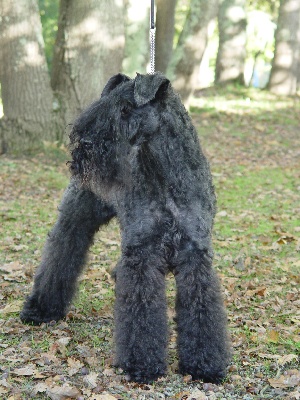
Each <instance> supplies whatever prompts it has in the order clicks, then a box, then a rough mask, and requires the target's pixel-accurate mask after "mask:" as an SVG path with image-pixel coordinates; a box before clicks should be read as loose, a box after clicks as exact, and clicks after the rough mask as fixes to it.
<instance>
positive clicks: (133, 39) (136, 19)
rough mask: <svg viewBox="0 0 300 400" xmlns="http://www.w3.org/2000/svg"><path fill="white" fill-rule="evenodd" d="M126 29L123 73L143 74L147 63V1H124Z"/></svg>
mask: <svg viewBox="0 0 300 400" xmlns="http://www.w3.org/2000/svg"><path fill="white" fill-rule="evenodd" d="M125 9H126V13H125V15H126V21H125V22H126V28H125V37H126V40H125V54H124V60H123V72H124V73H125V74H127V75H129V76H131V77H134V75H135V73H136V72H140V73H145V72H146V69H147V64H148V62H149V59H150V56H149V51H150V50H149V28H150V25H149V9H150V1H149V0H125Z"/></svg>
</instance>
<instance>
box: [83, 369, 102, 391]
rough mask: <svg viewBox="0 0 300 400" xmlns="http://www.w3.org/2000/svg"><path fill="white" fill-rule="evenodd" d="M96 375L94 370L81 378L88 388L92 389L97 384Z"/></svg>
mask: <svg viewBox="0 0 300 400" xmlns="http://www.w3.org/2000/svg"><path fill="white" fill-rule="evenodd" d="M97 377H98V374H97V373H96V372H91V373H90V374H88V375H86V376H85V377H84V378H83V381H84V382H85V383H86V385H87V386H88V387H89V388H90V389H94V388H95V387H96V386H97Z"/></svg>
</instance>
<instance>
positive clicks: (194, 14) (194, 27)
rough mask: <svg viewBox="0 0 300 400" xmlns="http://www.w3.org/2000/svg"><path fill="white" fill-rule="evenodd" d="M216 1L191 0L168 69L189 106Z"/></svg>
mask: <svg viewBox="0 0 300 400" xmlns="http://www.w3.org/2000/svg"><path fill="white" fill-rule="evenodd" d="M216 4H217V1H216V0H211V1H207V0H191V4H190V10H189V13H188V15H187V18H186V21H185V24H184V27H183V30H182V32H181V35H180V37H179V40H178V44H177V46H176V49H175V51H174V52H173V56H172V59H171V62H170V65H169V68H168V75H169V76H170V78H171V79H172V82H173V86H174V87H175V89H176V90H177V91H178V92H179V94H180V95H181V98H182V101H183V102H184V104H185V105H186V107H188V105H189V101H190V98H191V95H192V94H193V91H194V89H195V87H196V84H197V79H198V72H199V67H200V63H201V60H202V57H203V54H204V51H205V48H206V45H207V36H208V32H207V31H208V25H209V22H210V21H211V20H212V19H213V18H214V15H216V11H217V7H216Z"/></svg>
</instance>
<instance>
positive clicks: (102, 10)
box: [51, 0, 125, 125]
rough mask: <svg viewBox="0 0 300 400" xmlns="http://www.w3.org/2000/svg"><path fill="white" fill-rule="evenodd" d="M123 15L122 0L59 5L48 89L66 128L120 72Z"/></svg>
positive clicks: (65, 0) (87, 0)
mask: <svg viewBox="0 0 300 400" xmlns="http://www.w3.org/2000/svg"><path fill="white" fill-rule="evenodd" d="M123 14H124V4H123V0H85V1H83V0H82V1H78V0H61V1H60V12H59V22H58V33H57V38H56V43H55V48H54V57H53V66H52V75H51V85H52V88H53V90H54V92H55V94H56V95H57V97H58V99H59V103H60V107H61V112H62V116H63V120H64V123H65V124H66V125H67V124H68V123H70V122H72V121H73V119H74V118H75V117H76V115H78V113H79V112H80V111H82V109H84V108H85V107H86V106H87V105H88V104H89V103H91V102H92V101H93V100H95V99H97V98H99V96H100V94H101V91H102V89H103V86H104V85H105V83H106V81H107V80H108V79H109V78H110V76H111V75H113V74H115V73H118V72H120V71H121V66H122V60H123V51H124V43H125V36H124V15H123Z"/></svg>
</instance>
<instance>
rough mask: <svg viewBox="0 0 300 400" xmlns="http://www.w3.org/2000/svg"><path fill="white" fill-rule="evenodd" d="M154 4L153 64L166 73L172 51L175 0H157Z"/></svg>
mask: <svg viewBox="0 0 300 400" xmlns="http://www.w3.org/2000/svg"><path fill="white" fill-rule="evenodd" d="M156 4H157V11H156V40H155V47H156V54H155V66H156V70H157V71H160V72H163V73H166V71H167V67H168V64H169V61H170V60H171V57H172V51H173V39H174V31H175V7H176V0H157V2H156Z"/></svg>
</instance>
